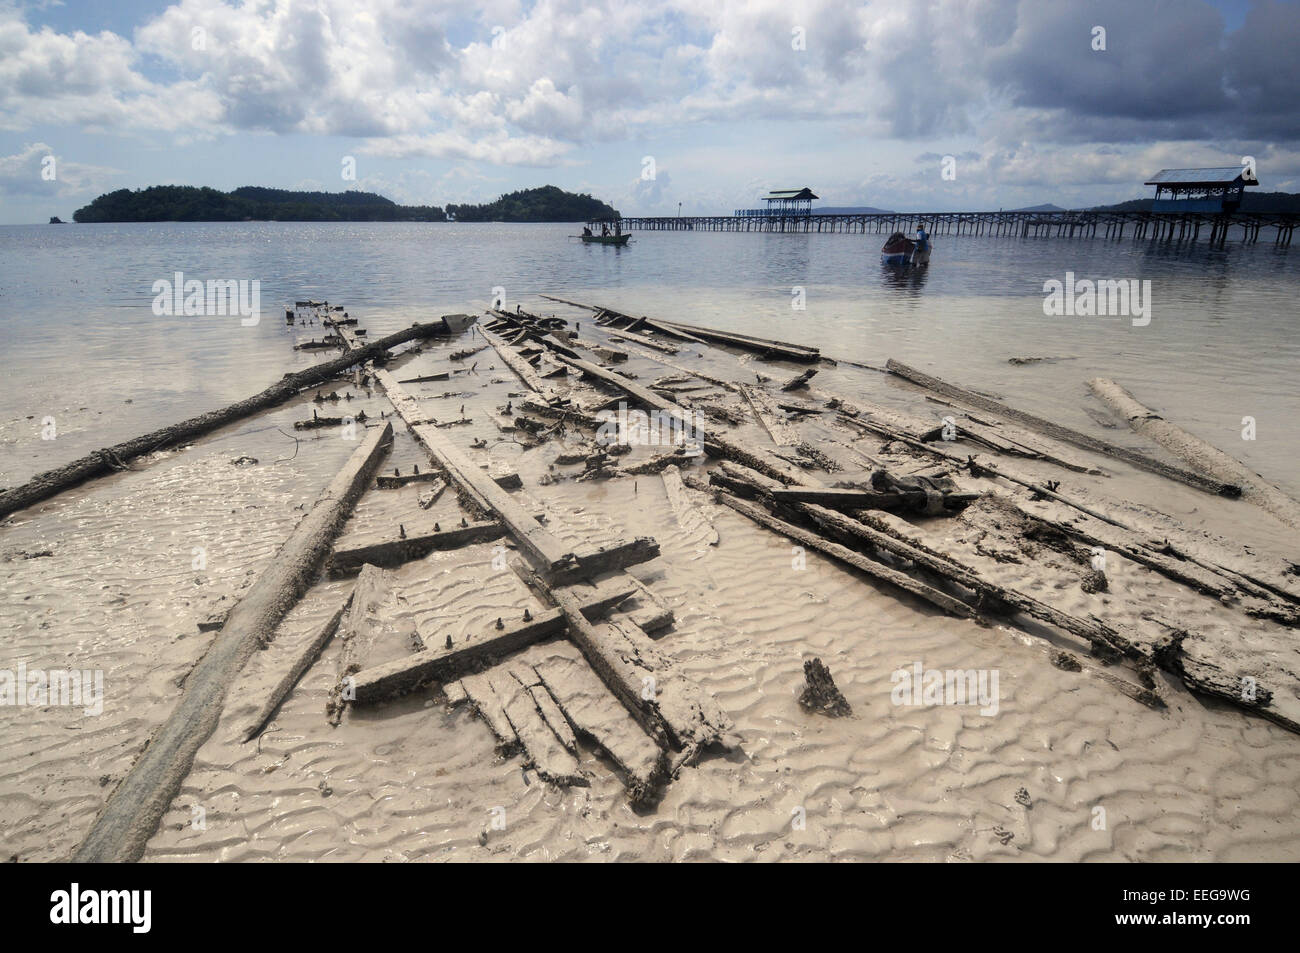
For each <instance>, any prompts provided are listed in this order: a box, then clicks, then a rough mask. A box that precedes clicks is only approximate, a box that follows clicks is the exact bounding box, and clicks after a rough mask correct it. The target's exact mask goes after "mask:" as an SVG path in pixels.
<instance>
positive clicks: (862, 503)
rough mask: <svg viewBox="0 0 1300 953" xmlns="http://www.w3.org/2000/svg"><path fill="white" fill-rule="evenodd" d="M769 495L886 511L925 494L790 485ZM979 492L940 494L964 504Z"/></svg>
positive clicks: (949, 501)
mask: <svg viewBox="0 0 1300 953" xmlns="http://www.w3.org/2000/svg"><path fill="white" fill-rule="evenodd" d="M771 495H772V497H773V498H774V499H776V500H778V501H779V502H782V503H820V504H821V505H823V506H830V507H834V508H835V509H841V510H843V509H860V510H890V509H898V508H899V507H901V506H908V505H918V504H919V505H924V504H925V501H926V496H925V493H923V492H922V491H920V490H916V491H908V490H905V491H901V492H884V493H882V492H880V491H878V490H854V489H843V490H842V489H835V488H831V487H811V486H810V487H803V486H793V487H783V488H781V489H779V490H773V491H772V493H771ZM983 495H984V494H982V493H944V494H943V501H944V503H945V505H952V506H965V505H966V504H968V503H973V502H974V501H975V500H978V499H979V498H980V497H981V496H983Z"/></svg>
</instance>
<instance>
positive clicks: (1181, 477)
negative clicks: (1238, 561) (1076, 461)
mask: <svg viewBox="0 0 1300 953" xmlns="http://www.w3.org/2000/svg"><path fill="white" fill-rule="evenodd" d="M885 367H886V369H887V370H888V371H889V372H890V373H891V374H896V375H898V376H899V377H902V378H904V379H906V380H909V381H911V382H912V383H913V384H916V385H918V386H920V387H924V388H926V389H927V390H932V391H934V392H935V393H936V394H942V395H943V396H945V397H951V398H952V399H953V400H959V401H961V402H962V403H964V404H969V405H970V406H972V407H979V408H980V409H981V410H987V411H989V412H990V413H994V414H1000V415H1002V416H1003V417H1009V418H1011V419H1012V420H1014V421H1016V422H1017V423H1021V424H1024V425H1025V426H1026V427H1031V428H1033V429H1034V430H1038V431H1041V432H1042V433H1045V434H1047V435H1048V436H1049V437H1053V438H1055V439H1057V440H1061V441H1064V442H1065V443H1070V444H1074V445H1075V446H1076V447H1082V448H1083V449H1085V450H1091V451H1092V452H1094V453H1101V454H1105V455H1106V456H1109V457H1114V458H1115V459H1116V460H1123V461H1124V462H1125V463H1128V464H1131V465H1132V466H1135V467H1138V468H1139V469H1142V470H1146V471H1148V472H1150V473H1156V474H1159V475H1160V476H1163V477H1167V478H1168V479H1171V480H1177V481H1178V482H1180V483H1185V484H1187V485H1188V486H1190V487H1195V488H1196V489H1198V490H1204V491H1205V492H1207V493H1215V494H1218V495H1219V496H1240V495H1241V487H1240V486H1238V485H1236V484H1233V483H1224V482H1222V481H1220V480H1215V479H1211V478H1210V477H1206V476H1202V475H1201V474H1199V473H1192V472H1190V471H1188V470H1184V469H1182V468H1181V467H1175V466H1171V465H1170V464H1167V463H1162V462H1161V461H1159V460H1156V459H1153V458H1152V457H1148V456H1146V455H1145V454H1142V453H1138V452H1137V451H1136V450H1129V449H1128V448H1126V447H1117V446H1115V445H1114V444H1110V443H1107V442H1106V441H1104V440H1098V439H1097V438H1096V437H1090V436H1088V434H1085V433H1080V432H1079V431H1077V430H1071V429H1070V428H1069V427H1063V426H1061V425H1060V424H1055V423H1052V422H1051V421H1050V420H1044V419H1043V418H1042V417H1035V416H1034V415H1033V414H1027V413H1025V412H1024V411H1022V410H1016V409H1015V408H1014V407H1008V406H1007V405H1006V404H1003V403H1000V402H999V401H996V400H992V399H991V398H988V397H984V396H982V395H980V394H976V393H973V392H971V391H968V390H963V389H962V388H960V387H957V386H954V385H952V384H948V383H946V382H944V381H941V380H939V379H938V378H937V377H931V376H930V375H929V374H926V373H924V372H922V371H918V370H916V369H915V368H911V367H908V366H907V365H906V364H900V363H899V362H898V361H895V360H894V359H893V358H890V359H889V361H887V362H886V364H885Z"/></svg>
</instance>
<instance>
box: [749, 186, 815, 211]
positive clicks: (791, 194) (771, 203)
mask: <svg viewBox="0 0 1300 953" xmlns="http://www.w3.org/2000/svg"><path fill="white" fill-rule="evenodd" d="M816 198H817V196H816V195H813V191H812V189H810V188H807V187H805V188H802V189H773V190H772V191H771V192H768V193H767V195H765V196H763V201H764V202H766V203H767V204H766V205H765V206H764V207H763V208H751V209H736V214H737V215H738V216H741V217H744V218H752V217H768V216H778V217H781V216H787V215H811V214H812V204H813V201H814V200H815V199H816Z"/></svg>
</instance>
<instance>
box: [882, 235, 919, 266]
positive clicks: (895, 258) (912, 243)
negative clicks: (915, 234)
mask: <svg viewBox="0 0 1300 953" xmlns="http://www.w3.org/2000/svg"><path fill="white" fill-rule="evenodd" d="M880 263H881V264H882V265H891V266H893V267H895V268H920V267H922V266H924V265H928V264H929V263H930V242H929V241H927V242H926V243H925V246H924V247H922V246H921V243H920V242H918V241H916V240H915V239H911V238H908V237H907V236H906V235H904V234H903V233H902V232H894V234H892V235H890V236H889V240H888V241H886V242H885V246H884V247H883V248H881V249H880Z"/></svg>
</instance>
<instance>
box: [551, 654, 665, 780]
mask: <svg viewBox="0 0 1300 953" xmlns="http://www.w3.org/2000/svg"><path fill="white" fill-rule="evenodd" d="M565 647H566V648H567V649H568V651H569V652H572V653H573V654H572V655H568V654H561V653H559V652H557V653H556V654H554V655H552V656H551V657H550V658H548V659H546V661H544V662H541V663H538V664H536V665H534V666H533V668H534V670H535V671H536V672H537V674H538V676H539V677H540V678H541V680H542V684H543V685H544V686H545V688H546V690H547V692H548V693H549V694H550V696H551V697H552V698H553V699H554V700H555V702H556V705H557V706H558V707H559V708H560V710H561V711H562V712H563V713H564V716H565V719H566V720H567V721H568V722H570V723H571V724H572V725H574V726H575V727H576V728H577V730H578V732H579V733H580V734H581V735H583V736H584V737H586V738H587V739H589V740H590V741H591V742H592V743H593V744H595V745H596V746H597V747H598V748H599V749H600V750H601V751H602V752H604V754H605V755H606V756H607V757H608V758H609V759H610V761H611V762H613V764H614V767H615V769H616V770H617V771H618V773H619V775H620V776H621V777H622V779H623V784H624V787H626V788H627V791H628V798H629V800H630V801H631V802H632V803H633V804H637V805H641V804H646V803H648V802H651V801H653V800H654V799H655V798H656V797H657V796H658V793H659V790H660V789H661V787H662V785H663V782H664V781H665V780H666V779H667V775H668V762H667V758H666V756H665V754H664V752H663V749H662V748H661V747H660V746H659V745H657V744H656V743H655V742H654V741H653V740H652V739H651V738H650V737H649V736H648V735H646V734H645V732H644V731H643V730H642V729H641V727H640V726H639V725H638V724H637V723H636V722H635V721H633V720H632V719H630V718H628V716H627V711H626V710H625V709H624V707H623V705H622V704H621V703H620V702H619V701H618V699H617V698H615V697H614V695H613V694H612V693H611V692H610V690H609V688H608V687H607V686H606V685H605V684H604V683H603V682H601V680H600V679H599V678H598V677H597V676H596V674H595V672H593V671H592V670H591V668H590V667H588V665H587V663H586V661H585V660H584V659H583V657H582V656H581V654H579V653H578V652H577V650H576V649H574V648H572V647H568V646H565ZM557 648H559V646H557Z"/></svg>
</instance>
